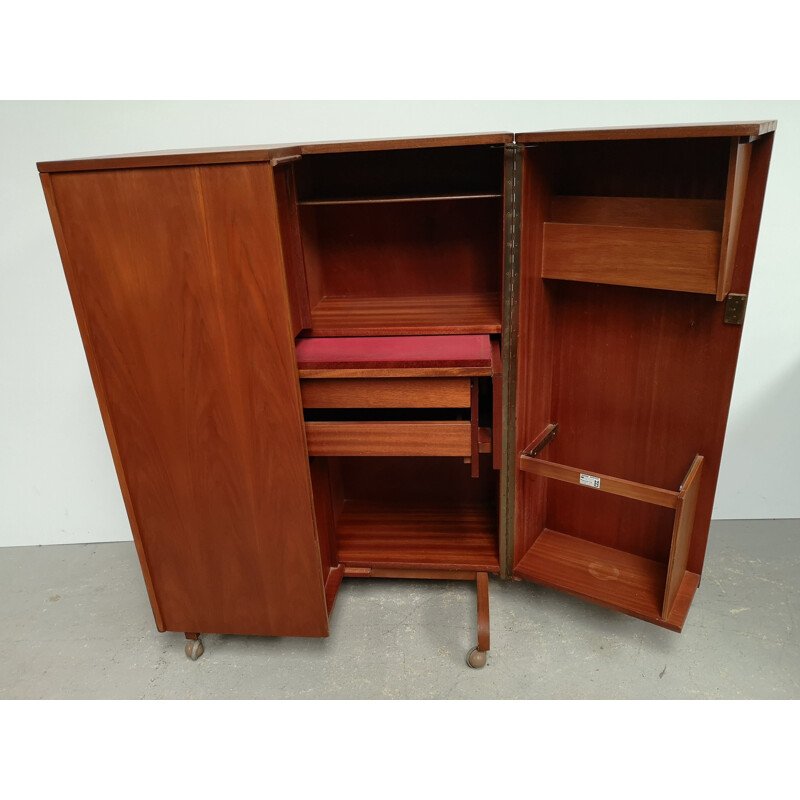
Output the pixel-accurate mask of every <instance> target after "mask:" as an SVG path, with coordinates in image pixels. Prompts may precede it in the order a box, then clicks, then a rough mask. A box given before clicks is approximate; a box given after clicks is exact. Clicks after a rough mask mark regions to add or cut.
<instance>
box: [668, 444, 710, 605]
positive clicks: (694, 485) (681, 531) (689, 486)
mask: <svg viewBox="0 0 800 800" xmlns="http://www.w3.org/2000/svg"><path fill="white" fill-rule="evenodd" d="M702 471H703V457H702V456H699V455H698V456H695V458H694V461H692V465H691V467H689V471H688V472H687V473H686V477H685V478H684V480H683V483H682V484H681V488H680V492H679V494H678V503H677V505H676V506H675V524H674V526H673V528H672V545H671V547H670V555H669V566H668V568H667V578H666V587H665V589H664V608H663V611H662V615H663V616H664V618H668V617H669V615H670V612H671V611H672V606H673V604H674V602H675V598H676V597H677V595H678V591H679V589H680V586H681V583H682V582H683V576H684V574H685V573H686V562H687V561H688V560H689V546H690V545H691V543H692V527H693V526H694V514H695V511H696V509H697V496H698V492H699V490H700V476H701V474H702Z"/></svg>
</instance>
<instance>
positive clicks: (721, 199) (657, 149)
mask: <svg viewBox="0 0 800 800" xmlns="http://www.w3.org/2000/svg"><path fill="white" fill-rule="evenodd" d="M539 147H540V148H542V151H543V153H542V155H543V160H544V159H545V158H546V160H547V169H546V170H542V173H541V177H542V179H543V180H544V181H545V184H546V187H547V192H546V193H547V198H546V202H545V206H544V208H543V216H542V231H541V247H542V250H543V256H542V262H541V273H540V274H541V276H542V277H545V278H557V279H561V280H573V281H588V282H599V283H610V284H616V285H624V286H639V287H645V288H658V289H669V290H676V291H686V292H698V293H703V294H711V295H715V296H716V297H717V299H722V298H723V297H724V296H725V294H726V293H727V291H728V290H729V285H730V274H731V270H732V266H733V257H734V255H735V249H736V239H737V236H738V226H739V218H740V216H741V211H742V200H743V197H744V188H745V185H746V180H747V171H748V167H749V157H750V144H749V143H747V142H744V143H742V142H739V141H738V140H735V139H734V140H731V139H730V138H694V139H651V140H639V141H637V140H633V141H631V140H624V141H584V142H562V143H547V144H541V145H539Z"/></svg>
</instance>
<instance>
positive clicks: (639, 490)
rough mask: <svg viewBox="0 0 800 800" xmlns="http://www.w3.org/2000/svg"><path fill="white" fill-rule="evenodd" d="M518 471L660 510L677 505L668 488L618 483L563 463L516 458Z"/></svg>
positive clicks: (607, 477) (615, 479)
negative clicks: (594, 482)
mask: <svg viewBox="0 0 800 800" xmlns="http://www.w3.org/2000/svg"><path fill="white" fill-rule="evenodd" d="M519 468H520V469H521V470H522V471H523V472H530V473H532V474H533V475H539V476H541V477H543V478H552V479H554V480H557V481H563V482H564V483H571V484H573V485H575V486H584V487H585V488H587V489H591V490H593V491H597V492H608V493H609V494H616V495H620V496H621V497H628V498H630V499H631V500H640V501H642V502H645V503H652V504H653V505H656V506H663V507H664V508H675V507H676V506H677V503H678V493H677V492H671V491H669V490H668V489H659V488H658V487H656V486H647V485H646V484H643V483H636V482H635V481H626V480H621V479H620V478H614V477H612V476H610V475H601V474H600V473H598V472H591V473H590V472H589V471H587V470H582V469H577V468H575V467H567V466H564V465H563V464H554V463H553V462H552V461H544V460H542V459H539V458H530V457H529V456H526V455H522V456H520V459H519ZM583 479H590V480H592V481H596V482H597V483H596V485H587V484H585V483H583Z"/></svg>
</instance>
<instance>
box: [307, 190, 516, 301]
mask: <svg viewBox="0 0 800 800" xmlns="http://www.w3.org/2000/svg"><path fill="white" fill-rule="evenodd" d="M310 218H313V223H312V220H311V219H310ZM300 220H301V224H302V225H309V224H313V226H314V231H315V236H316V242H315V248H316V251H317V254H318V257H319V263H320V270H321V274H322V283H323V296H324V297H409V296H427V295H447V294H486V293H493V292H499V291H500V283H501V277H502V266H501V262H500V260H499V258H498V253H499V248H500V245H501V242H502V221H503V215H502V202H501V200H500V198H499V197H497V198H488V199H473V200H442V201H439V202H436V203H431V202H416V203H400V204H392V203H388V204H382V203H378V204H366V205H358V204H336V205H319V206H309V205H303V206H300ZM498 313H499V309H498Z"/></svg>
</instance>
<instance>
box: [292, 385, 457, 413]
mask: <svg viewBox="0 0 800 800" xmlns="http://www.w3.org/2000/svg"><path fill="white" fill-rule="evenodd" d="M300 392H301V394H302V396H303V408H469V405H470V385H469V378H355V379H353V378H343V379H336V378H323V379H315V380H301V381H300Z"/></svg>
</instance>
